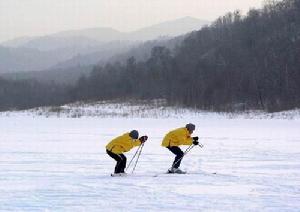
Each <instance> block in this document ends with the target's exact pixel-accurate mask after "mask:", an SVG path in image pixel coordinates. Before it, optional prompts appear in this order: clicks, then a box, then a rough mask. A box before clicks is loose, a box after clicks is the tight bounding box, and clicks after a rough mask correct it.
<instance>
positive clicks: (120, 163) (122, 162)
mask: <svg viewBox="0 0 300 212" xmlns="http://www.w3.org/2000/svg"><path fill="white" fill-rule="evenodd" d="M106 153H107V154H108V155H109V156H110V157H112V158H113V159H115V160H116V161H117V164H116V166H115V174H117V173H124V169H125V167H126V160H127V158H126V157H125V155H123V154H115V153H113V152H111V151H109V150H106Z"/></svg>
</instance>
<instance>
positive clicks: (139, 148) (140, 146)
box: [126, 146, 141, 171]
mask: <svg viewBox="0 0 300 212" xmlns="http://www.w3.org/2000/svg"><path fill="white" fill-rule="evenodd" d="M140 148H141V146H139V148H138V149H137V150H136V152H135V153H134V155H133V156H132V158H131V160H130V162H129V164H128V165H127V167H126V171H127V170H128V168H129V167H130V165H131V163H132V161H133V159H134V158H135V156H136V155H137V153H138V152H139V150H140Z"/></svg>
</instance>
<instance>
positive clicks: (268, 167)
mask: <svg viewBox="0 0 300 212" xmlns="http://www.w3.org/2000/svg"><path fill="white" fill-rule="evenodd" d="M188 122H192V123H195V124H196V127H197V128H196V131H195V132H194V135H199V137H200V138H201V139H200V140H201V143H202V144H203V145H204V148H202V149H201V148H199V147H195V148H194V149H193V150H192V151H191V154H189V155H187V156H186V158H184V159H183V162H182V165H181V168H182V169H183V170H186V171H187V172H188V173H189V174H187V175H166V174H162V173H164V172H165V171H166V170H167V169H168V168H169V166H170V165H171V162H172V161H173V155H172V154H171V153H169V151H168V150H167V149H165V148H163V147H161V146H160V143H161V140H162V138H163V136H164V134H165V133H167V132H168V131H169V130H171V129H173V128H177V127H182V126H184V125H185V124H186V123H188ZM131 129H137V130H139V131H140V134H147V135H148V136H149V140H148V142H147V143H146V144H145V147H144V150H143V153H142V155H141V158H140V162H139V164H138V166H137V168H136V171H135V173H134V174H133V175H129V176H127V177H122V178H120V177H119V178H112V177H110V173H111V172H112V171H113V167H114V165H115V162H114V161H113V160H112V159H111V158H110V157H109V156H107V155H106V153H105V145H106V144H107V142H109V141H110V140H111V139H113V138H114V137H115V136H118V135H120V134H122V133H124V132H127V131H129V130H131ZM184 148H186V147H185V146H183V149H184ZM135 150H136V149H134V150H132V151H131V152H130V153H128V154H127V158H128V160H129V159H130V158H131V156H132V155H133V153H134V152H135ZM213 172H216V173H217V174H212V173H213ZM157 174H158V176H157V177H154V176H156V175H157ZM0 195H1V196H0V211H158V210H159V211H300V119H280V118H276V119H269V118H268V119H262V118H261V117H260V118H259V119H256V118H255V117H254V118H253V117H252V118H251V119H246V118H242V117H235V118H228V117H226V116H222V115H216V114H212V115H211V116H210V115H209V114H206V115H205V116H194V115H193V116H189V117H185V118H174V117H165V118H155V119H153V118H149V117H148V118H120V117H119V118H116V117H115V118H107V117H81V118H68V117H60V118H58V117H51V116H50V117H48V118H47V117H44V116H29V115H28V114H19V113H11V114H8V113H5V114H3V113H2V115H1V114H0Z"/></svg>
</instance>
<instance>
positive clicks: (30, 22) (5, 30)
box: [0, 0, 262, 42]
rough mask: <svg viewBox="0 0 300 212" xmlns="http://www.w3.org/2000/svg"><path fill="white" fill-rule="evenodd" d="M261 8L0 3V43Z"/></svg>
mask: <svg viewBox="0 0 300 212" xmlns="http://www.w3.org/2000/svg"><path fill="white" fill-rule="evenodd" d="M261 6H262V0H0V42H1V41H4V40H8V39H12V38H15V37H19V36H34V35H44V34H48V33H54V32H57V31H62V30H70V29H82V28H91V27H112V28H114V29H117V30H120V31H132V30H135V29H139V28H142V27H145V26H149V25H153V24H156V23H160V22H164V21H168V20H173V19H177V18H181V17H185V16H191V17H195V18H199V19H205V20H209V21H212V20H214V19H215V18H217V17H218V16H221V15H223V14H225V13H226V12H229V11H234V10H235V9H240V10H241V11H242V12H243V14H245V13H246V12H247V11H248V9H249V8H250V7H255V8H258V7H261Z"/></svg>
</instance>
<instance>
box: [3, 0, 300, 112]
mask: <svg viewBox="0 0 300 212" xmlns="http://www.w3.org/2000/svg"><path fill="white" fill-rule="evenodd" d="M299 47H300V0H283V1H280V2H278V1H267V2H266V4H265V6H264V7H263V8H262V9H251V10H250V11H249V12H248V13H247V15H246V16H242V15H241V14H240V12H239V11H235V12H233V13H228V14H226V15H225V16H223V17H220V18H218V19H217V20H216V21H215V22H214V23H213V24H211V25H210V26H206V27H204V28H202V29H201V30H199V31H195V32H192V33H191V34H189V35H188V36H187V37H186V38H185V39H184V40H183V41H182V42H181V43H180V44H178V46H177V47H176V48H175V50H172V51H171V50H169V49H168V48H166V47H164V46H156V47H154V48H152V51H151V56H150V58H149V59H147V60H146V61H137V60H136V59H135V58H134V57H131V58H129V59H128V60H127V62H126V63H125V64H123V63H120V62H114V63H111V64H106V65H105V66H96V67H94V70H93V71H92V73H91V74H90V75H89V76H88V77H85V76H82V77H81V78H80V79H79V80H78V82H77V84H76V85H75V86H73V87H68V88H60V87H56V86H54V85H53V87H54V88H55V89H54V90H52V91H53V92H50V91H49V90H48V89H38V91H34V89H33V90H32V91H33V92H38V93H43V92H46V94H47V95H49V100H48V99H46V100H41V99H35V101H37V102H38V101H40V102H39V103H38V104H39V105H41V104H50V103H51V104H53V103H55V104H59V103H62V102H63V103H67V102H72V101H86V100H89V101H90V100H92V101H94V100H111V99H121V100H122V99H123V100H127V99H144V100H147V99H149V100H150V99H155V98H163V99H166V100H167V102H168V103H169V104H170V105H177V106H183V107H193V108H199V109H204V110H213V111H232V110H237V109H238V110H246V109H262V110H266V111H280V110H286V109H293V108H296V107H299V106H300V70H299V68H300V60H299V58H300V48H299ZM0 83H1V82H0ZM29 84H30V83H29ZM15 86H16V85H15ZM20 86H21V85H20ZM39 86H41V87H42V88H44V87H43V86H45V85H39ZM29 87H30V86H29ZM19 91H20V92H22V91H23V89H21V90H19ZM0 95H1V84H0ZM27 95H30V94H29V93H25V96H27ZM36 95H37V96H38V94H36ZM47 95H42V96H47ZM52 95H54V96H55V97H56V98H57V99H56V100H54V99H55V98H53V97H52ZM0 97H1V96H0ZM47 98H48V97H47ZM1 102H2V97H1ZM0 104H2V103H0ZM36 104H37V103H36Z"/></svg>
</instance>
